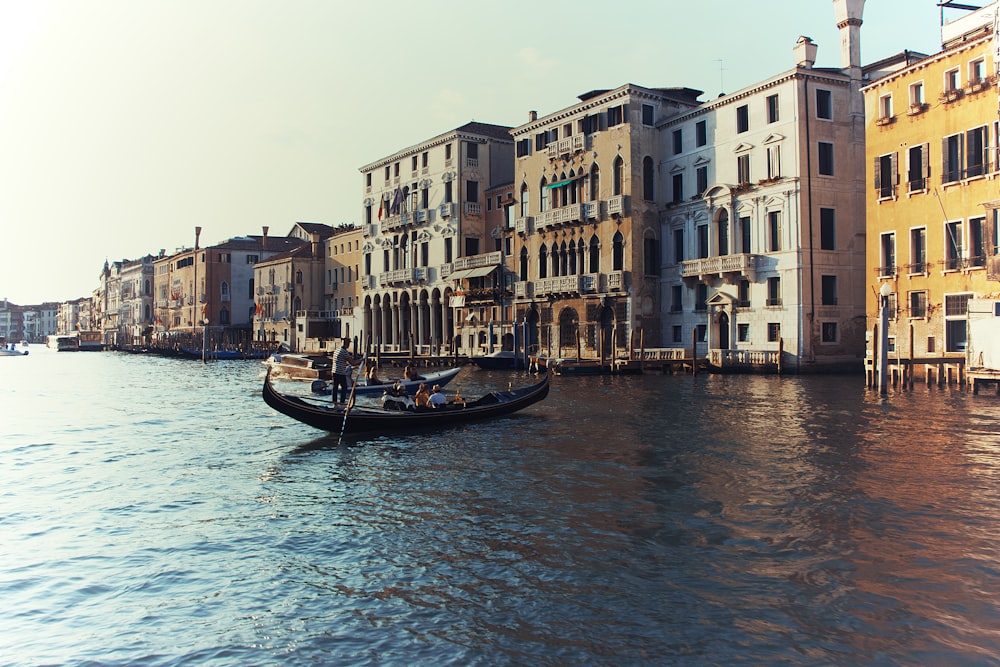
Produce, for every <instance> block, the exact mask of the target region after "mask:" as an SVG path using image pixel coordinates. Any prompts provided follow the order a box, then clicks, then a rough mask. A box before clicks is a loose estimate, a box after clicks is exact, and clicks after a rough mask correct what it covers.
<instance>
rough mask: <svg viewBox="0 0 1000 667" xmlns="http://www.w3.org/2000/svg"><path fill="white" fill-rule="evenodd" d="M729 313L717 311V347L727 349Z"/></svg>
mask: <svg viewBox="0 0 1000 667" xmlns="http://www.w3.org/2000/svg"><path fill="white" fill-rule="evenodd" d="M729 342H730V341H729V314H728V313H726V311H722V312H721V313H719V349H720V350H728V349H729Z"/></svg>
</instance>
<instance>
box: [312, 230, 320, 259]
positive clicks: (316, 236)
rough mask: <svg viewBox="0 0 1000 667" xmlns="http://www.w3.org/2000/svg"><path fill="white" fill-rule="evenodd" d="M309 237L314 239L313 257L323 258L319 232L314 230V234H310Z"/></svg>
mask: <svg viewBox="0 0 1000 667" xmlns="http://www.w3.org/2000/svg"><path fill="white" fill-rule="evenodd" d="M309 238H310V240H311V241H312V255H313V259H322V258H323V253H321V252H320V250H319V233H318V232H313V233H312V234H310V235H309Z"/></svg>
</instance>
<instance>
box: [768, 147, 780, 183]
mask: <svg viewBox="0 0 1000 667" xmlns="http://www.w3.org/2000/svg"><path fill="white" fill-rule="evenodd" d="M767 177H768V178H770V179H775V178H781V146H779V145H775V146H768V147H767Z"/></svg>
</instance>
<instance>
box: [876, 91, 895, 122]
mask: <svg viewBox="0 0 1000 667" xmlns="http://www.w3.org/2000/svg"><path fill="white" fill-rule="evenodd" d="M878 117H879V119H881V120H886V119H889V118H892V93H889V94H887V95H882V96H881V97H880V98H878Z"/></svg>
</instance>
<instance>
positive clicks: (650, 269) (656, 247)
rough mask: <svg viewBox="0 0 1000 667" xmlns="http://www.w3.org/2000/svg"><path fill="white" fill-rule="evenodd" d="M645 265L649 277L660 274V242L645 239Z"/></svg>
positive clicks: (643, 243) (643, 247)
mask: <svg viewBox="0 0 1000 667" xmlns="http://www.w3.org/2000/svg"><path fill="white" fill-rule="evenodd" d="M642 249H643V260H644V261H643V265H644V269H645V271H646V275H647V276H657V275H659V274H660V242H659V241H657V240H656V239H651V238H647V239H643V242H642Z"/></svg>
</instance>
